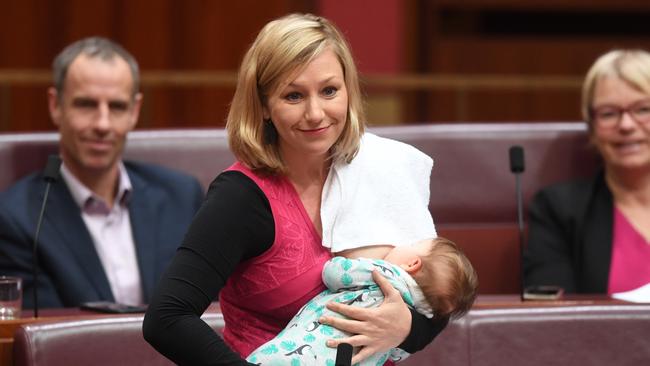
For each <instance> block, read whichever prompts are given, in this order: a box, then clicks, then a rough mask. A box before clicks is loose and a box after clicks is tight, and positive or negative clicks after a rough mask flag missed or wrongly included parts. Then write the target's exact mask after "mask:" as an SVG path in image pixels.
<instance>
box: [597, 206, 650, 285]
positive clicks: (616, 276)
mask: <svg viewBox="0 0 650 366" xmlns="http://www.w3.org/2000/svg"><path fill="white" fill-rule="evenodd" d="M647 283H650V243H648V242H647V241H646V240H645V238H644V237H643V236H642V235H641V234H640V233H639V232H638V231H636V229H635V228H634V226H632V224H631V223H630V222H629V221H628V220H627V218H626V217H625V215H623V213H622V212H621V211H620V210H619V209H618V208H617V207H615V208H614V230H613V242H612V262H611V265H610V270H609V286H608V289H607V293H608V294H610V295H611V294H614V293H617V292H625V291H630V290H634V289H637V288H639V287H641V286H643V285H645V284H647Z"/></svg>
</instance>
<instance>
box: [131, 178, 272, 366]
mask: <svg viewBox="0 0 650 366" xmlns="http://www.w3.org/2000/svg"><path fill="white" fill-rule="evenodd" d="M274 235H275V232H274V225H273V217H272V214H271V210H270V206H269V204H268V201H267V199H266V197H265V196H264V194H263V193H262V192H261V191H260V190H259V188H258V187H257V185H255V184H254V183H253V182H252V181H251V180H250V179H249V178H247V177H246V176H244V175H243V174H241V173H239V172H226V173H223V174H221V175H219V177H218V178H217V179H216V180H215V181H214V182H213V183H212V185H211V187H210V190H209V192H208V194H207V197H206V200H205V202H204V203H203V205H202V206H201V209H200V210H199V212H198V213H197V214H196V216H195V218H194V220H193V222H192V224H191V225H190V228H189V230H188V232H187V234H186V236H185V239H184V240H183V244H182V245H181V247H180V248H179V250H178V252H177V254H176V255H175V256H174V259H173V261H172V263H171V265H170V267H169V268H168V269H167V271H166V273H165V274H164V275H163V277H162V279H161V280H160V282H159V284H158V289H157V291H156V293H155V294H154V297H153V300H152V302H151V304H150V305H149V308H148V310H147V313H146V315H145V319H144V323H143V333H144V337H145V339H146V340H147V341H148V342H149V343H151V345H152V346H154V348H156V349H157V350H158V351H159V352H160V353H162V354H163V355H165V356H166V357H167V358H169V359H171V360H172V361H174V362H175V363H177V364H180V365H249V363H247V362H246V361H244V360H243V359H242V358H241V357H239V355H238V354H236V353H235V352H233V351H232V350H231V349H230V348H229V347H228V346H227V345H226V344H225V343H224V342H223V340H222V339H221V337H219V336H218V335H217V334H216V333H215V332H214V331H213V330H212V329H211V328H210V327H209V326H208V325H207V324H206V323H205V322H204V321H203V320H201V318H200V316H201V314H203V312H204V311H205V309H206V308H207V307H208V306H209V305H210V303H211V302H212V301H214V300H215V299H216V298H217V295H218V293H219V291H220V290H221V289H222V288H223V286H224V285H225V283H226V280H227V279H228V277H229V276H230V274H231V273H232V272H233V270H234V268H235V267H236V266H237V264H238V263H239V262H241V261H243V260H246V259H248V258H251V257H254V256H257V255H259V254H261V253H263V252H264V251H265V250H267V249H268V248H270V246H271V244H272V242H273V237H274Z"/></svg>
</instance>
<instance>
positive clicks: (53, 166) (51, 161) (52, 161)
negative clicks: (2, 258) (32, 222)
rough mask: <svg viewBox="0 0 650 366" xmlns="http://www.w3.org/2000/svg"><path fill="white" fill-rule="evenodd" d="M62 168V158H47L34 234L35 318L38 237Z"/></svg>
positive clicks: (51, 156)
mask: <svg viewBox="0 0 650 366" xmlns="http://www.w3.org/2000/svg"><path fill="white" fill-rule="evenodd" d="M60 167H61V158H59V156H58V155H50V156H48V158H47V165H46V166H45V171H44V172H43V179H44V180H45V183H46V184H45V194H43V204H42V205H41V211H40V213H39V215H38V221H36V233H35V234H34V243H33V245H32V249H33V251H32V273H33V277H34V293H33V295H34V318H38V236H39V234H40V233H41V224H42V223H43V215H44V214H45V205H46V204H47V196H48V195H49V194H50V187H51V186H52V183H54V182H55V181H56V180H57V179H58V176H59V168H60Z"/></svg>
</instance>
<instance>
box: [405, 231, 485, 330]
mask: <svg viewBox="0 0 650 366" xmlns="http://www.w3.org/2000/svg"><path fill="white" fill-rule="evenodd" d="M413 278H414V279H415V282H417V284H418V285H419V286H420V288H421V289H422V292H423V293H424V296H425V298H426V299H427V301H428V302H429V304H430V305H431V307H432V308H433V311H434V315H435V316H436V317H439V316H440V317H451V318H455V319H457V318H460V317H462V316H463V315H465V314H466V313H467V312H468V311H469V310H470V309H471V308H472V305H473V304H474V300H475V299H476V289H477V288H478V276H477V275H476V271H475V270H474V267H472V264H471V263H470V261H469V259H467V257H466V256H465V254H464V253H463V251H462V250H461V249H460V248H459V247H458V246H457V245H456V244H455V243H454V242H452V241H451V240H449V239H446V238H443V237H437V238H435V239H433V240H432V244H431V250H430V251H429V253H428V255H427V256H425V257H423V258H422V268H421V269H420V270H419V271H418V272H416V273H415V274H414V276H413Z"/></svg>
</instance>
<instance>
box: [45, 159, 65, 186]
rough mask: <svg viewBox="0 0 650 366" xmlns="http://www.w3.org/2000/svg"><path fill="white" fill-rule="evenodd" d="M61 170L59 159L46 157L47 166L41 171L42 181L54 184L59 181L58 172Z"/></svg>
mask: <svg viewBox="0 0 650 366" xmlns="http://www.w3.org/2000/svg"><path fill="white" fill-rule="evenodd" d="M60 168H61V158H60V157H59V156H58V155H50V156H48V157H47V164H46V165H45V170H44V171H43V179H45V181H46V182H56V180H57V179H59V170H60Z"/></svg>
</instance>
